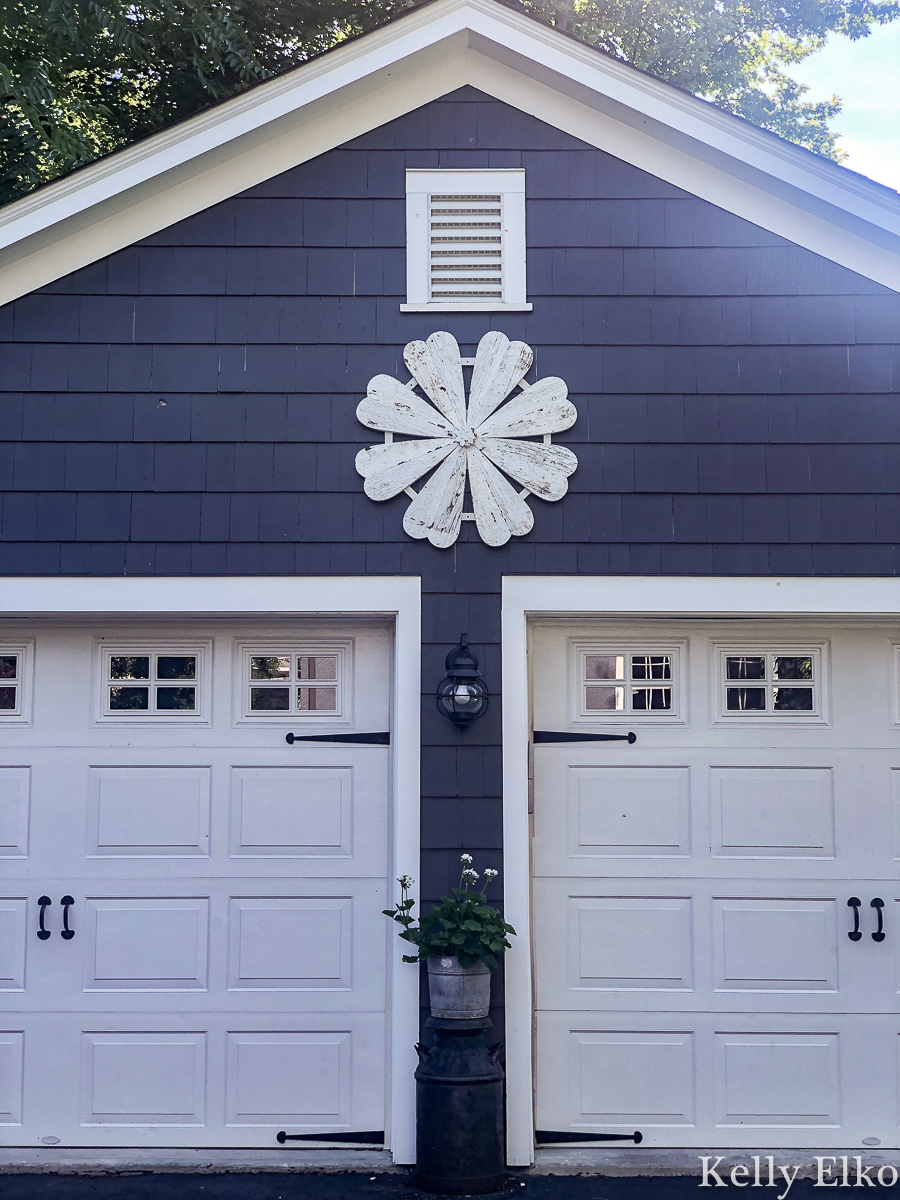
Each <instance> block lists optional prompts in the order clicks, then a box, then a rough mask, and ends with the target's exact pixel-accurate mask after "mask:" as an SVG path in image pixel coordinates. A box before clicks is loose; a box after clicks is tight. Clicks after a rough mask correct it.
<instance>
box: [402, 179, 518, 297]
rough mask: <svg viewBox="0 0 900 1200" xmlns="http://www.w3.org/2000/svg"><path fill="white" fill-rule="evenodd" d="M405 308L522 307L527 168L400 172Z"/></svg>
mask: <svg viewBox="0 0 900 1200" xmlns="http://www.w3.org/2000/svg"><path fill="white" fill-rule="evenodd" d="M406 301H407V302H406V304H401V305H400V308H401V310H402V311H403V312H429V311H432V312H473V311H474V312H494V311H503V310H506V311H518V312H527V311H530V310H531V305H530V304H529V303H528V302H527V292H526V284H525V172H524V170H522V169H521V168H508V169H501V170H496V169H490V168H477V169H472V170H424V169H421V170H420V169H412V170H408V171H407V172H406Z"/></svg>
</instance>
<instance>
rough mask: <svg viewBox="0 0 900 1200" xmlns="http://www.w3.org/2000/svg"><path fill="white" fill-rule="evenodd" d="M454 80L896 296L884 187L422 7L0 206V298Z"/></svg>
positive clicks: (701, 106) (889, 202)
mask: <svg viewBox="0 0 900 1200" xmlns="http://www.w3.org/2000/svg"><path fill="white" fill-rule="evenodd" d="M464 84H471V85H472V86H473V87H477V88H479V89H480V90H481V91H484V92H486V93H488V94H490V95H493V96H495V97H496V98H497V99H500V100H504V101H506V102H507V103H510V104H513V105H515V106H516V107H517V108H520V109H522V110H523V111H526V112H529V113H532V114H533V115H534V116H536V117H539V118H540V119H542V120H545V121H548V122H550V123H551V124H554V125H556V126H558V127H559V128H561V129H564V130H566V131H567V132H569V133H571V134H573V135H574V136H576V137H579V138H581V139H582V140H583V141H585V142H587V143H588V144H590V145H594V146H597V147H599V148H600V149H603V150H606V151H608V152H609V153H611V154H614V155H616V156H617V157H619V158H621V159H623V160H625V161H626V162H630V163H632V164H633V165H634V166H637V167H640V168H642V169H643V170H646V171H650V172H651V173H653V174H655V175H657V176H659V177H660V178H663V179H665V180H667V181H668V182H670V183H672V184H675V185H676V186H678V187H681V188H683V189H684V190H686V191H689V192H691V193H692V194H694V195H696V196H699V197H701V198H703V199H705V200H709V201H710V202H711V203H713V204H716V205H719V206H720V207H722V208H724V209H727V210H728V211H729V212H732V213H734V214H736V215H738V216H741V217H744V218H746V219H747V220H749V221H752V222H754V223H755V224H758V225H761V226H763V227H764V228H767V229H769V230H771V231H772V232H774V233H777V234H780V235H781V236H783V237H785V238H788V239H789V240H791V241H793V242H796V243H797V244H799V245H801V246H805V247H806V248H807V249H809V250H812V251H815V252H816V253H817V254H821V255H822V256H823V257H825V258H828V259H831V260H832V261H834V262H837V263H840V264H841V265H843V266H846V267H848V268H850V269H851V270H854V271H857V272H859V273H860V274H862V275H865V276H867V277H868V278H870V279H873V280H875V281H877V282H879V283H882V284H885V285H886V286H888V287H890V288H893V289H895V290H897V291H900V196H898V195H897V193H895V192H892V191H891V190H890V189H888V188H884V187H882V186H881V185H879V184H876V183H873V182H872V181H870V180H867V179H865V178H863V177H862V176H859V175H855V174H854V173H853V172H851V171H848V170H846V169H845V168H842V167H839V166H836V165H835V164H833V163H830V162H828V161H826V160H824V159H820V158H818V157H817V156H816V155H814V154H810V153H809V152H807V151H804V150H802V149H800V148H799V147H796V146H793V145H791V144H790V143H788V142H784V141H782V140H781V139H779V138H777V137H774V136H773V135H771V134H767V133H765V132H763V131H762V130H758V129H756V128H754V127H753V126H752V125H749V124H748V123H747V122H744V121H741V120H740V119H738V118H736V117H732V116H731V115H730V114H728V113H725V112H722V111H721V110H719V109H717V108H715V107H714V106H713V105H710V104H707V103H705V102H704V101H701V100H697V99H695V98H694V97H692V96H689V95H686V94H685V93H683V92H680V91H679V90H678V89H676V88H673V87H670V86H669V85H668V84H665V83H662V82H660V81H658V80H655V79H652V78H650V77H649V76H646V75H644V74H642V73H641V72H639V71H635V70H634V69H632V68H631V67H628V66H626V65H625V64H622V63H619V62H616V61H615V60H614V59H612V58H610V57H608V56H606V55H603V54H600V53H598V52H597V51H595V50H593V49H592V48H591V47H589V46H584V45H582V44H581V43H579V42H577V41H575V40H573V39H572V38H569V37H566V36H565V35H563V34H561V33H559V32H557V31H556V30H553V29H550V28H548V27H545V26H543V25H541V24H539V23H538V22H536V21H533V20H531V19H530V18H528V17H525V16H522V15H521V14H519V13H517V12H514V11H513V10H511V9H509V8H506V7H504V6H503V5H502V4H498V3H496V0H435V2H434V3H433V4H430V5H428V6H426V7H424V8H420V9H416V10H414V11H413V12H411V13H409V14H407V15H405V16H403V17H400V18H398V19H396V20H395V21H393V22H392V23H391V24H390V25H387V26H385V27H384V28H382V29H380V30H376V31H375V32H374V33H371V34H368V35H367V36H365V37H362V38H359V39H357V40H356V41H353V42H350V43H348V44H346V45H344V46H338V47H337V48H336V49H335V50H333V51H331V52H330V53H328V54H327V55H324V56H322V57H321V58H319V59H316V60H315V61H313V62H311V63H308V64H307V65H305V66H302V67H299V68H297V70H295V71H291V72H289V73H288V74H285V75H283V76H280V77H279V78H277V79H273V80H271V81H269V82H268V83H265V84H262V85H259V86H257V87H255V88H253V89H251V90H250V91H249V92H246V93H244V94H243V95H241V96H237V97H235V98H234V99H232V100H229V101H227V102H226V103H224V104H220V105H218V106H216V107H215V108H213V109H211V110H209V111H207V112H205V113H201V114H200V115H199V116H197V117H193V118H191V119H190V120H188V121H184V122H182V123H180V124H179V125H177V126H175V127H173V128H172V129H170V130H167V131H165V132H163V133H160V134H156V135H155V136H153V137H151V138H148V139H146V140H145V141H143V142H140V143H138V144H136V145H134V146H131V147H129V148H127V149H125V150H122V151H120V152H119V153H117V154H115V155H112V156H110V157H109V158H107V159H104V160H102V161H100V162H98V163H95V164H93V165H91V166H88V167H86V168H84V169H82V170H80V171H77V172H74V173H73V174H72V175H70V176H68V177H67V178H65V179H61V180H59V181H58V182H57V183H54V184H51V185H50V186H48V187H45V188H41V189H40V190H39V191H37V192H35V193H34V194H33V195H30V196H26V197H24V198H23V199H22V200H19V201H16V202H15V203H14V204H11V205H8V206H7V207H6V208H4V209H2V210H0V303H4V302H6V301H8V300H11V299H14V298H15V297H16V296H20V295H23V294H24V293H26V292H29V291H33V290H34V289H35V288H37V287H41V286H43V285H44V284H46V283H49V282H51V281H52V280H54V279H58V278H60V277H61V276H62V275H65V274H67V273H68V272H70V271H73V270H76V269H77V268H79V267H82V266H85V265H86V264H87V263H90V262H94V261H96V260H97V259H99V258H102V257H103V256H105V255H107V254H110V253H112V252H113V251H115V250H118V249H121V248H122V247H124V246H127V245H130V244H131V243H132V242H135V241H137V240H139V239H141V238H143V237H147V236H149V235H150V234H151V233H155V232H156V231H158V230H159V229H163V228H165V227H166V226H167V225H170V224H172V223H173V222H175V221H179V220H182V219H183V218H185V217H187V216H190V215H192V214H193V213H196V212H199V211H201V210H202V209H204V208H208V207H209V206H210V205H212V204H216V203H218V202H219V201H221V200H224V199H227V198H228V197H229V196H232V195H235V194H237V193H239V192H241V191H243V190H245V189H246V188H249V187H252V186H253V185H254V184H256V183H259V182H261V181H263V180H264V179H267V178H271V177H272V176H273V175H276V174H278V173H279V172H281V171H284V170H287V169H288V168H290V167H291V166H295V165H297V164H298V163H301V162H304V161H306V160H307V159H309V158H313V157H315V156H316V155H318V154H321V153H323V152H324V151H326V150H329V149H332V148H333V147H335V146H339V145H341V144H342V143H344V142H346V141H348V140H350V139H351V138H354V137H356V136H358V135H359V134H361V133H364V132H367V131H368V130H370V129H373V128H375V127H377V126H378V125H381V124H383V123H384V122H386V121H390V120H393V119H394V118H395V117H398V116H401V115H403V114H404V113H406V112H409V111H411V110H412V109H415V108H418V107H419V106H420V105H422V104H426V103H428V102H429V101H431V100H434V99H436V98H437V97H438V96H441V95H445V94H446V93H447V92H450V91H453V90H454V89H456V88H458V87H461V86H463V85H464Z"/></svg>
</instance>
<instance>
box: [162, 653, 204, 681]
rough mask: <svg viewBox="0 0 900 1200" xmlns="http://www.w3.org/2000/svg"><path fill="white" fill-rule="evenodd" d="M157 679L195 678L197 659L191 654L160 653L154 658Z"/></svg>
mask: <svg viewBox="0 0 900 1200" xmlns="http://www.w3.org/2000/svg"><path fill="white" fill-rule="evenodd" d="M156 678H157V679H196V678H197V660H196V658H194V657H193V655H190V656H189V655H173V654H161V655H160V656H159V658H158V659H157V660H156Z"/></svg>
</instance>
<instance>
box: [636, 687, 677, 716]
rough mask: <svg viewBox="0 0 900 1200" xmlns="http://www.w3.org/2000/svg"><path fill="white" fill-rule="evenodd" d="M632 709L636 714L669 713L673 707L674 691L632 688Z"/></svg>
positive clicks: (668, 689)
mask: <svg viewBox="0 0 900 1200" xmlns="http://www.w3.org/2000/svg"><path fill="white" fill-rule="evenodd" d="M631 707H632V709H633V710H634V711H635V712H668V711H669V709H670V708H671V707H672V689H671V688H659V687H657V688H632V690H631Z"/></svg>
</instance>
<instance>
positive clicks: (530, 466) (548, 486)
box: [481, 438, 578, 500]
mask: <svg viewBox="0 0 900 1200" xmlns="http://www.w3.org/2000/svg"><path fill="white" fill-rule="evenodd" d="M481 449H482V451H483V452H484V453H485V454H486V455H487V457H488V458H489V459H490V460H491V462H492V463H495V464H496V466H498V467H499V468H500V470H501V471H505V472H506V474H507V475H510V476H512V478H513V479H515V480H516V482H517V483H521V484H522V486H523V487H527V488H528V490H529V491H530V492H534V494H535V495H536V496H540V498H541V499H542V500H560V499H562V497H563V496H564V495H565V494H566V492H567V491H568V487H569V476H570V475H571V474H572V472H573V471H574V470H575V468H576V467H577V466H578V459H577V458H576V457H575V455H574V454H573V453H572V451H571V450H567V449H566V448H565V446H545V445H544V443H543V442H514V441H512V440H510V439H509V438H482V439H481Z"/></svg>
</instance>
